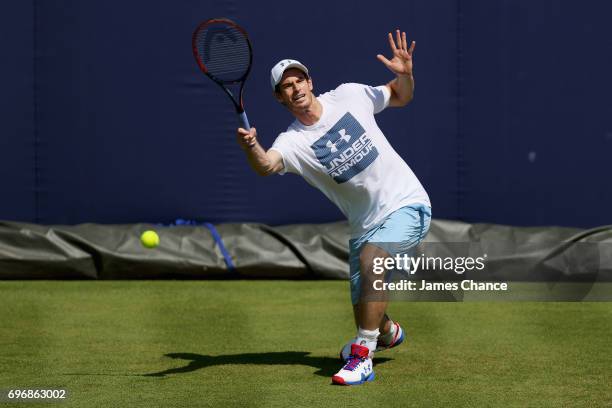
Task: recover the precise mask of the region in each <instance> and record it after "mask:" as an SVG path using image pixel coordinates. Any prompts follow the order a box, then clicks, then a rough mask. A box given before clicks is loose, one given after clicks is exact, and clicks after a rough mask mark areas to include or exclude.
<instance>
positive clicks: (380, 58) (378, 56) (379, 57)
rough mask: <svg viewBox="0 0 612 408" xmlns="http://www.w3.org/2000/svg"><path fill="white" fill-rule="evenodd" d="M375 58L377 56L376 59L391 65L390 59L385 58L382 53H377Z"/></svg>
mask: <svg viewBox="0 0 612 408" xmlns="http://www.w3.org/2000/svg"><path fill="white" fill-rule="evenodd" d="M376 58H378V60H379V61H380V62H382V63H383V64H385V65H386V66H387V67H389V66H390V65H391V61H389V60H388V59H387V58H385V56H384V55H381V54H378V55H377V56H376Z"/></svg>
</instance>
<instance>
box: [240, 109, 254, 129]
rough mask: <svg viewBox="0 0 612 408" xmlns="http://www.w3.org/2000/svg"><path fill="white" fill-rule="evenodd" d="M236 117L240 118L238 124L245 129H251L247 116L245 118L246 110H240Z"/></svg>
mask: <svg viewBox="0 0 612 408" xmlns="http://www.w3.org/2000/svg"><path fill="white" fill-rule="evenodd" d="M238 117H239V118H240V124H241V125H242V128H243V129H245V130H251V125H249V118H247V115H246V112H245V111H242V112H240V113H239V114H238Z"/></svg>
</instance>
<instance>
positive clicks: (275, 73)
mask: <svg viewBox="0 0 612 408" xmlns="http://www.w3.org/2000/svg"><path fill="white" fill-rule="evenodd" d="M289 68H297V69H299V70H301V71H303V72H304V73H305V74H308V68H306V66H305V65H304V64H302V63H301V62H300V61H296V60H292V59H284V60H280V61H279V62H278V63H277V64H276V65H275V66H274V67H273V68H272V71H271V72H270V83H271V84H272V89H273V90H274V89H276V85H278V84H279V82H280V81H281V78H282V77H283V73H284V72H285V71H286V70H288V69H289Z"/></svg>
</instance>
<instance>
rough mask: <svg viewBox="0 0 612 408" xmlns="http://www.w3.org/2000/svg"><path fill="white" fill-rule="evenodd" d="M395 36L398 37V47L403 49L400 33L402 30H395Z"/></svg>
mask: <svg viewBox="0 0 612 408" xmlns="http://www.w3.org/2000/svg"><path fill="white" fill-rule="evenodd" d="M395 38H396V41H397V47H398V48H399V49H400V50H403V49H404V46H403V45H402V36H401V34H400V30H395Z"/></svg>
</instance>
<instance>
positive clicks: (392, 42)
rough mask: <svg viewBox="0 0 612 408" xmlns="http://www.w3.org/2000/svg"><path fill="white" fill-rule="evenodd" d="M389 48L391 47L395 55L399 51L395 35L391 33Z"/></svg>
mask: <svg viewBox="0 0 612 408" xmlns="http://www.w3.org/2000/svg"><path fill="white" fill-rule="evenodd" d="M388 37H389V46H390V47H391V51H393V53H394V54H395V52H396V51H397V47H396V46H395V42H394V41H393V34H391V33H389V36H388Z"/></svg>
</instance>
